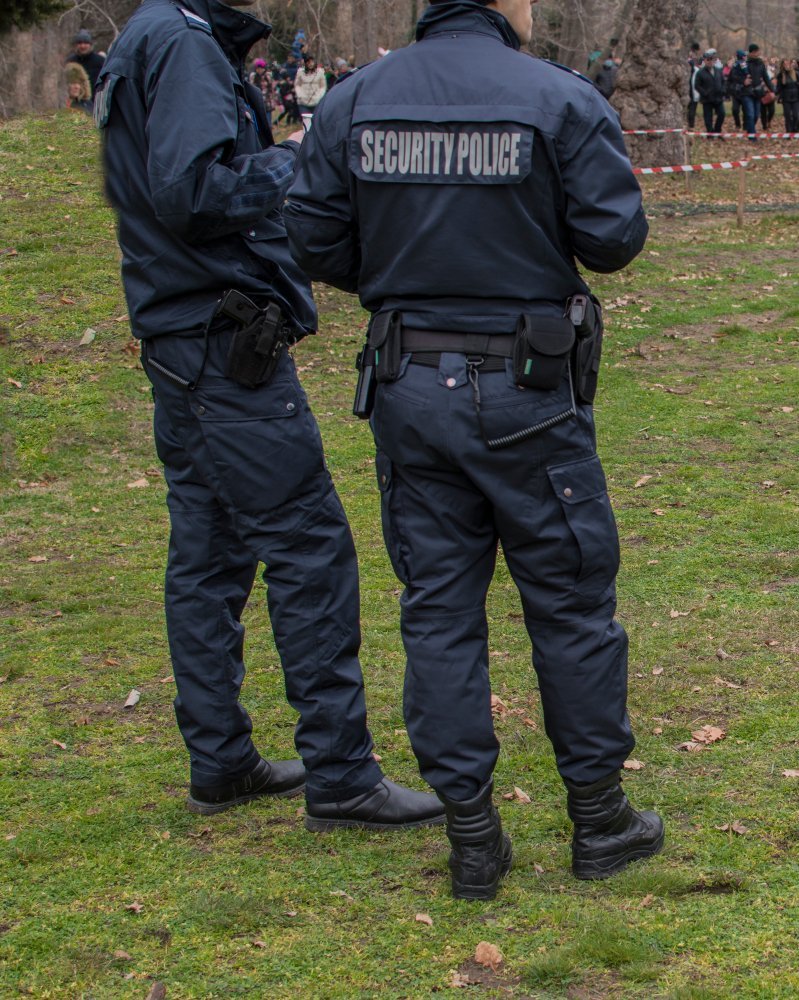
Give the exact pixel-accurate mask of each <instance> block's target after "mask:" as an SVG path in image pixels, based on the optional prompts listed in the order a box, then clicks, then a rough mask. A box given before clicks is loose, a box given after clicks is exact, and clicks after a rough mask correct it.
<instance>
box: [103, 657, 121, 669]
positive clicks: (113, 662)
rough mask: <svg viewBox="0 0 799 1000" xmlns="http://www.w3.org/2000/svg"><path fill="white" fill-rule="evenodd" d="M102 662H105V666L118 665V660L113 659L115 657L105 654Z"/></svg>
mask: <svg viewBox="0 0 799 1000" xmlns="http://www.w3.org/2000/svg"><path fill="white" fill-rule="evenodd" d="M103 663H104V664H105V665H106V666H107V667H118V666H119V660H115V659H114V658H113V656H107V657H106V658H105V660H103Z"/></svg>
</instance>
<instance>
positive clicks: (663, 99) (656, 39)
mask: <svg viewBox="0 0 799 1000" xmlns="http://www.w3.org/2000/svg"><path fill="white" fill-rule="evenodd" d="M698 7H699V0H672V2H671V3H668V4H663V3H661V2H660V0H636V2H635V8H634V10H633V14H632V18H631V21H630V28H629V31H628V32H627V36H626V40H625V55H624V62H623V64H622V67H621V70H620V72H619V77H618V86H617V89H616V93H615V94H614V95H613V103H614V105H615V106H616V107H617V108H618V110H619V112H620V114H621V121H622V126H623V127H624V128H625V129H658V128H680V127H682V126H683V125H684V121H685V117H684V115H685V99H686V79H687V74H686V68H685V60H684V59H683V57H682V53H683V52H684V50H685V47H686V43H687V41H688V39H689V38H690V37H691V36H692V33H693V29H694V23H695V21H696V16H697V11H698ZM649 145H650V144H649V143H647V142H644V141H638V142H633V143H631V144H630V146H631V152H632V154H633V156H632V159H633V162H637V163H639V164H640V163H641V162H642V160H645V159H649V158H651V157H652V156H653V155H656V157H657V161H658V163H659V164H661V165H663V166H665V165H669V164H675V163H681V162H682V157H683V149H682V140H681V139H680V138H679V137H672V136H666V137H664V138H659V139H658V140H657V146H656V147H655V148H656V149H657V154H653V152H651V151H650V149H649V148H647V147H648V146H649Z"/></svg>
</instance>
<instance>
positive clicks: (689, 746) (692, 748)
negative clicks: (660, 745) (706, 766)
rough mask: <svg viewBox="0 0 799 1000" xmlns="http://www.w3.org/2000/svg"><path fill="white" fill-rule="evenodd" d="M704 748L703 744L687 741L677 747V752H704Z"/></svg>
mask: <svg viewBox="0 0 799 1000" xmlns="http://www.w3.org/2000/svg"><path fill="white" fill-rule="evenodd" d="M704 748H705V744H704V743H697V742H696V741H695V740H687V741H686V742H685V743H680V745H679V746H678V747H677V749H678V750H686V751H687V752H688V753H696V751H697V750H704Z"/></svg>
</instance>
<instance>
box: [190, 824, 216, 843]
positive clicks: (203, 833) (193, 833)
mask: <svg viewBox="0 0 799 1000" xmlns="http://www.w3.org/2000/svg"><path fill="white" fill-rule="evenodd" d="M211 833H213V830H212V829H211V827H210V826H204V827H203V828H202V829H201V830H189V832H188V836H189V837H194V839H195V840H199V839H200V837H207V836H209V835H210V834H211Z"/></svg>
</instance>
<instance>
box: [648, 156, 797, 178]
mask: <svg viewBox="0 0 799 1000" xmlns="http://www.w3.org/2000/svg"><path fill="white" fill-rule="evenodd" d="M797 157H799V153H763V154H762V156H750V157H749V158H748V159H746V160H736V161H734V162H724V163H684V164H682V165H681V166H677V167H634V168H633V173H634V174H690V173H693V172H695V171H700V170H732V169H734V168H735V167H747V166H749V164H750V163H751V162H752V161H753V160H793V159H796V158H797Z"/></svg>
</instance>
